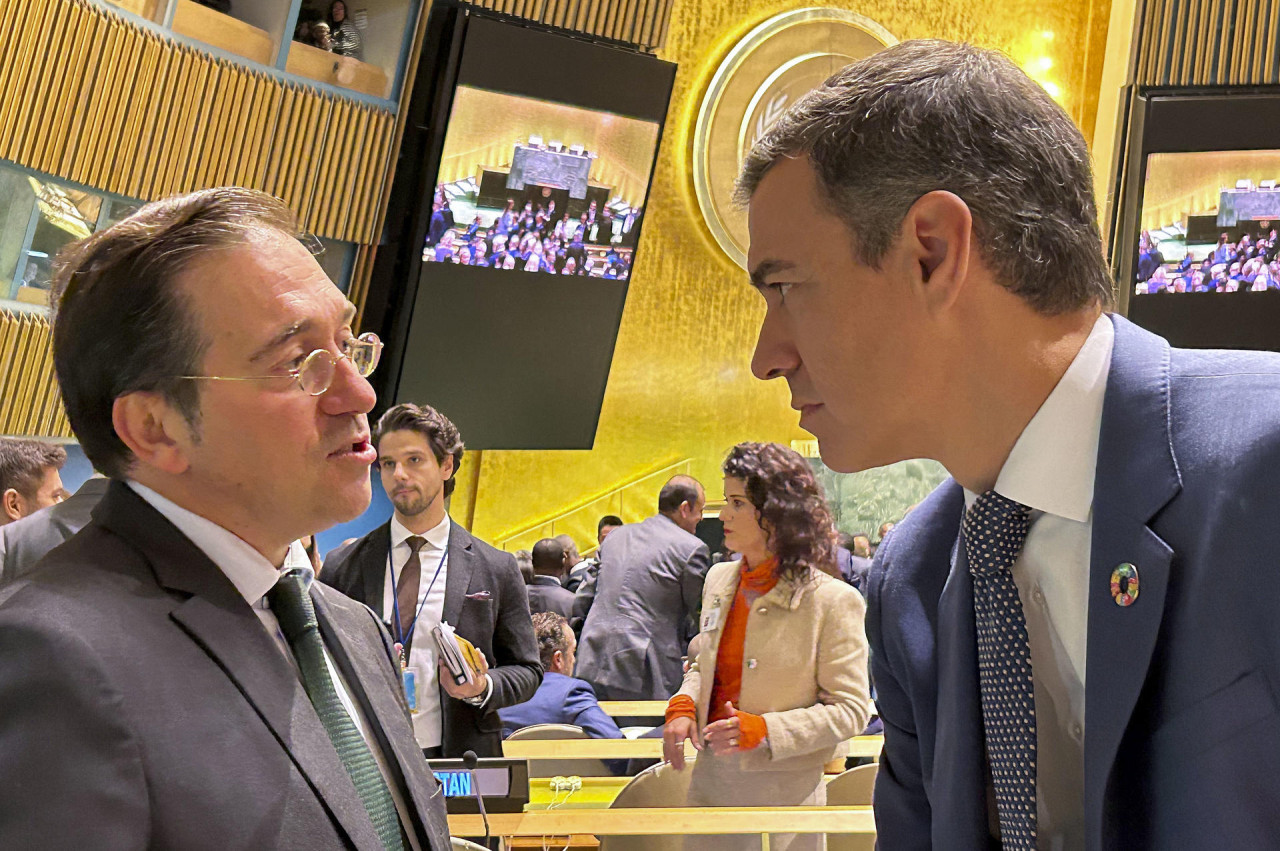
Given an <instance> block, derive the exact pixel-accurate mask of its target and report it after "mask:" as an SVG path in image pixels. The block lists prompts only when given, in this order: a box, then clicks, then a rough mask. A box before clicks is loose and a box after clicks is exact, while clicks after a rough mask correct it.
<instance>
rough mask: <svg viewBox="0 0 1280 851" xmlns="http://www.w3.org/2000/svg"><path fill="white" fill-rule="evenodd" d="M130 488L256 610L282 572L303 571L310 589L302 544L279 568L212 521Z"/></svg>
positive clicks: (141, 489) (292, 549)
mask: <svg viewBox="0 0 1280 851" xmlns="http://www.w3.org/2000/svg"><path fill="white" fill-rule="evenodd" d="M128 484H129V487H131V488H133V492H134V493H136V494H137V495H138V496H140V497H142V498H143V499H145V500H146V501H147V503H148V504H149V505H150V506H151V507H152V508H154V509H155V510H156V511H159V512H160V513H161V514H162V515H164V517H165V519H167V520H168V521H169V522H170V523H172V524H173V525H174V526H176V527H178V531H179V532H181V533H182V534H184V535H186V536H187V538H188V539H189V540H190V541H191V543H193V544H195V545H196V546H197V547H198V548H199V549H200V551H201V552H203V553H204V554H205V555H206V556H208V557H209V560H210V561H212V562H213V563H214V564H216V565H217V566H218V569H219V570H221V571H222V572H223V573H224V574H226V577H227V579H230V580H231V584H232V585H234V586H235V588H236V590H237V591H239V592H240V596H242V597H244V599H245V602H246V603H248V604H249V605H250V606H256V605H257V604H258V602H259V601H260V600H262V598H263V597H264V596H266V593H267V592H268V591H270V590H271V588H272V586H274V585H275V584H276V580H278V579H279V578H280V573H281V571H284V570H294V569H297V570H302V571H303V572H304V574H305V582H306V585H307V586H308V587H310V585H311V581H312V579H314V578H315V571H314V569H313V568H312V567H311V559H310V558H308V557H307V551H306V550H305V549H303V547H302V544H301V542H299V541H294V542H293V543H292V544H290V545H289V551H288V552H287V553H286V554H285V557H284V565H283V566H282V567H280V568H277V567H275V565H273V564H272V563H271V562H269V561H268V560H267V558H266V556H264V555H262V553H260V552H258V551H257V550H255V549H254V548H253V547H251V546H250V545H249V544H248V543H246V542H245V541H244V539H242V538H240V537H238V536H236V535H235V534H234V533H233V532H229V531H227V530H226V529H224V528H222V527H221V526H219V525H218V524H217V523H214V522H213V521H212V520H209V519H207V518H204V517H201V516H200V515H199V514H196V513H195V512H193V511H190V510H188V509H186V508H183V507H182V506H181V505H178V504H177V503H176V502H174V501H173V500H171V499H168V498H167V497H163V496H161V495H160V494H158V493H156V492H155V491H154V490H152V489H151V488H149V487H147V486H146V485H143V484H139V483H138V482H135V481H132V480H131V481H129V483H128Z"/></svg>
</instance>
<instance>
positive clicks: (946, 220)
mask: <svg viewBox="0 0 1280 851" xmlns="http://www.w3.org/2000/svg"><path fill="white" fill-rule="evenodd" d="M902 228H903V231H902V232H903V237H904V244H905V246H906V248H907V252H908V259H909V261H910V262H911V264H912V266H913V267H914V270H915V274H914V275H913V280H914V282H915V283H916V285H917V286H918V287H919V288H920V289H921V291H922V293H923V295H924V298H925V305H926V307H927V308H928V310H929V311H930V312H931V313H936V312H939V311H942V310H945V309H947V308H949V307H950V306H951V305H952V303H954V301H955V299H956V297H957V296H958V295H959V294H960V290H961V289H962V288H963V286H964V284H965V282H966V279H967V277H968V274H969V250H970V243H971V240H972V236H973V214H972V212H970V210H969V205H968V204H966V203H965V202H964V201H963V200H961V199H960V197H959V196H958V195H955V194H953V193H951V192H944V191H941V190H939V191H935V192H928V193H925V194H924V195H922V196H920V198H918V199H917V200H916V202H915V203H914V204H912V205H911V209H909V210H908V211H907V215H906V217H905V218H904V219H903V222H902Z"/></svg>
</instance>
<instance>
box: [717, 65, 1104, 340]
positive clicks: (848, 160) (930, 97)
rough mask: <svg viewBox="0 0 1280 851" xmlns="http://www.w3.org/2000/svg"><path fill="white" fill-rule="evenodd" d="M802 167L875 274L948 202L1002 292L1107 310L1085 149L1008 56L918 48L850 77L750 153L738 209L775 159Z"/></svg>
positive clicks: (849, 71)
mask: <svg viewBox="0 0 1280 851" xmlns="http://www.w3.org/2000/svg"><path fill="white" fill-rule="evenodd" d="M800 156H805V157H807V158H808V161H809V163H810V164H811V165H812V166H813V169H814V171H815V173H816V177H817V182H818V186H819V191H820V193H821V194H822V196H823V198H822V200H823V201H824V202H825V203H826V205H827V207H828V208H829V209H830V211H831V212H832V213H833V214H834V215H836V216H837V217H839V218H840V219H841V220H842V221H844V223H845V224H846V225H847V226H848V228H849V229H850V231H851V232H852V237H853V247H854V251H855V253H856V255H857V257H858V259H859V260H860V261H861V262H863V263H866V264H867V265H870V266H872V267H878V265H879V263H880V261H881V260H882V259H883V258H884V255H885V252H886V251H888V249H889V247H890V245H891V244H892V243H893V241H894V239H895V238H896V236H897V233H898V229H899V228H900V227H901V224H902V221H903V219H904V218H905V217H906V214H907V211H908V210H909V209H910V208H911V205H912V204H914V203H915V202H916V201H917V200H918V199H919V198H920V197H921V196H923V195H925V194H926V193H928V192H932V191H935V190H945V191H949V192H952V193H954V194H955V195H957V196H959V197H960V198H961V199H962V200H963V201H964V202H965V203H966V204H967V205H968V206H969V209H970V210H971V211H972V213H973V228H974V235H975V247H976V249H977V251H978V253H979V254H980V256H981V257H982V258H983V260H984V261H985V262H986V264H987V265H988V266H989V267H990V268H991V270H992V272H993V273H994V274H995V276H996V279H997V280H998V281H999V282H1000V283H1001V284H1002V285H1003V286H1004V287H1006V288H1007V289H1008V290H1010V291H1011V292H1013V293H1014V294H1016V295H1018V296H1019V297H1021V298H1022V299H1024V300H1025V301H1026V302H1027V303H1029V304H1030V305H1031V306H1032V307H1033V308H1035V309H1036V310H1037V311H1039V312H1040V313H1042V314H1046V315H1058V314H1062V313H1066V312H1069V311H1072V310H1077V309H1080V308H1083V307H1086V306H1088V305H1091V304H1101V305H1103V306H1110V305H1111V304H1112V289H1113V285H1112V281H1111V275H1110V272H1109V270H1108V268H1107V263H1106V258H1105V257H1104V256H1103V253H1102V239H1101V235H1100V233H1099V230H1098V217H1097V209H1096V206H1095V203H1094V198H1093V177H1092V170H1091V167H1090V161H1089V150H1088V147H1087V146H1086V144H1085V141H1084V137H1083V136H1082V135H1081V133H1080V131H1079V129H1078V128H1077V127H1076V126H1075V124H1074V123H1072V121H1071V118H1070V117H1069V116H1068V115H1067V113H1066V112H1065V111H1064V110H1063V109H1062V107H1060V106H1058V104H1056V103H1054V101H1053V99H1052V98H1051V97H1049V95H1048V93H1047V92H1045V90H1044V89H1043V88H1041V87H1040V86H1039V85H1038V84H1037V83H1035V82H1034V81H1033V80H1031V78H1029V77H1028V76H1027V75H1026V74H1025V73H1023V72H1022V71H1021V70H1020V69H1019V68H1018V67H1017V66H1016V65H1014V63H1013V62H1012V61H1011V60H1010V59H1009V58H1008V57H1006V56H1004V55H1003V54H1000V53H997V52H995V51H990V50H983V49H980V48H977V47H973V46H970V45H965V44H954V43H951V42H946V41H936V40H918V41H907V42H903V43H901V44H899V45H896V46H895V47H891V48H889V49H887V50H884V51H881V52H879V53H876V54H874V55H872V56H870V57H868V58H866V59H863V60H861V61H860V62H855V63H853V64H852V65H849V66H847V67H845V68H844V69H842V70H840V71H839V72H837V73H836V74H834V75H833V76H832V77H831V78H830V79H828V80H827V81H826V82H825V83H823V84H822V85H821V86H819V87H818V88H817V89H814V90H813V91H812V92H810V93H809V94H807V95H805V96H804V97H803V98H801V99H800V100H799V101H797V102H796V103H795V104H794V105H793V106H792V107H791V108H790V109H789V110H787V112H786V113H784V114H783V115H782V116H781V117H780V118H779V119H778V120H777V122H776V123H775V124H774V125H773V126H772V127H771V128H770V129H769V131H768V132H767V133H766V134H765V135H764V137H763V138H761V139H760V140H759V141H758V142H756V144H755V145H754V146H753V147H752V149H751V151H750V152H749V153H748V154H747V157H746V159H745V160H744V162H743V165H742V170H741V173H740V174H739V176H738V181H737V186H736V198H737V200H738V201H739V203H742V204H746V203H749V202H750V199H751V196H752V195H753V194H754V193H755V191H756V189H757V188H758V187H759V185H760V181H761V180H762V179H763V178H764V176H765V175H766V174H767V173H768V172H769V170H770V169H771V168H772V167H773V166H774V165H775V164H776V163H777V162H778V161H779V160H780V159H781V158H783V157H788V158H795V157H800Z"/></svg>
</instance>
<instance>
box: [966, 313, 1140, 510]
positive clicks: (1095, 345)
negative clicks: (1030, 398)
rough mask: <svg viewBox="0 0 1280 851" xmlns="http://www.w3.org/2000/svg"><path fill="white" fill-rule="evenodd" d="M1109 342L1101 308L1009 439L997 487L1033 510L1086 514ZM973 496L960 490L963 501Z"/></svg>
mask: <svg viewBox="0 0 1280 851" xmlns="http://www.w3.org/2000/svg"><path fill="white" fill-rule="evenodd" d="M1114 344H1115V328H1114V326H1113V325H1112V324H1111V319H1110V317H1108V316H1107V314H1105V313H1104V314H1102V315H1101V316H1099V317H1098V320H1097V321H1096V322H1095V323H1094V325H1093V330H1092V331H1090V332H1089V336H1088V338H1086V339H1085V341H1084V345H1083V346H1081V347H1080V351H1079V352H1077V353H1076V356H1075V359H1074V360H1072V361H1071V366H1069V367H1067V371H1066V372H1065V373H1064V374H1063V376H1062V378H1061V379H1060V380H1059V381H1058V385H1057V386H1056V387H1054V388H1053V392H1052V393H1050V394H1049V398H1047V399H1045V400H1044V404H1043V405H1041V406H1040V410H1038V411H1036V415H1035V416H1034V417H1032V418H1031V422H1029V423H1027V427H1026V428H1025V429H1023V431H1022V434H1021V435H1020V436H1019V437H1018V441H1017V443H1015V444H1014V445H1013V450H1012V451H1011V452H1010V453H1009V457H1008V458H1007V459H1006V460H1005V462H1004V466H1003V467H1001V468H1000V475H999V476H998V477H997V478H996V486H995V490H996V492H997V493H999V494H1000V495H1001V496H1005V497H1008V498H1009V499H1012V500H1014V501H1016V502H1020V503H1022V504H1023V505H1026V506H1028V507H1030V508H1031V509H1033V510H1035V511H1043V512H1044V513H1046V514H1053V515H1056V516H1058V517H1065V518H1067V519H1069V520H1075V521H1077V522H1079V523H1084V522H1087V521H1088V520H1089V518H1090V515H1091V512H1092V510H1093V480H1094V476H1095V474H1096V472H1097V463H1098V434H1099V432H1100V430H1101V427H1102V403H1103V401H1104V400H1105V398H1106V393H1107V375H1108V374H1109V372H1110V370H1111V350H1112V348H1113V346H1114ZM976 498H977V495H976V494H974V493H971V492H970V491H968V490H966V491H965V502H966V504H967V505H972V504H973V501H974V499H976Z"/></svg>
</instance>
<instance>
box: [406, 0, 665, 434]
mask: <svg viewBox="0 0 1280 851" xmlns="http://www.w3.org/2000/svg"><path fill="white" fill-rule="evenodd" d="M453 39H454V41H455V43H459V44H460V48H459V49H458V54H459V55H458V60H457V63H456V66H455V67H454V68H453V69H452V70H451V71H450V73H451V74H452V75H453V80H452V84H451V86H450V88H449V90H448V91H447V92H443V93H440V94H438V95H436V98H435V101H436V102H435V103H434V105H433V107H432V109H431V111H430V117H429V119H428V120H429V121H430V126H431V131H430V135H431V140H430V144H427V145H425V146H423V148H422V153H421V158H422V161H421V162H420V163H419V164H418V165H419V166H420V172H421V179H420V180H419V182H418V183H417V187H416V190H415V191H416V192H417V198H416V203H417V211H416V214H415V221H416V222H417V224H416V226H415V228H414V231H415V232H414V235H413V241H411V242H408V244H407V245H406V246H405V248H404V249H402V250H405V251H408V250H411V251H413V252H414V253H415V256H414V257H413V258H412V259H413V260H414V261H416V268H415V267H412V266H409V265H406V266H404V269H405V270H406V274H407V276H410V277H411V278H412V284H413V286H411V287H407V288H406V292H405V295H404V298H403V305H402V308H401V310H403V311H404V312H405V313H407V314H408V317H407V322H405V323H404V324H405V326H406V327H403V329H402V330H401V331H400V332H399V333H398V334H397V335H396V336H397V337H398V338H399V339H398V340H397V342H398V344H399V345H398V347H395V348H396V350H395V351H394V352H393V357H392V361H393V363H392V367H391V368H392V369H394V370H396V375H395V381H394V389H393V391H392V393H393V395H394V398H395V400H396V401H414V402H419V403H428V404H431V405H433V406H435V407H436V408H438V409H439V410H441V411H442V412H444V413H445V414H446V415H447V416H449V417H450V418H451V419H453V421H454V422H455V423H456V424H457V425H458V427H459V429H460V431H461V432H462V435H463V438H464V439H465V440H466V442H467V445H468V446H471V447H473V448H478V449H586V448H590V447H591V445H592V443H593V441H594V437H595V431H596V425H597V422H598V420H599V415H600V407H601V404H602V401H603V398H604V391H605V385H606V382H607V380H608V375H609V366H610V362H611V360H612V357H613V350H614V344H615V342H616V340H617V334H618V326H619V323H620V321H621V317H622V310H623V306H624V304H625V301H626V295H627V288H628V283H629V281H630V280H631V276H632V272H633V269H634V268H635V263H636V259H637V257H638V256H640V255H641V254H642V253H643V244H642V243H641V239H640V238H641V231H642V226H643V224H644V220H645V208H646V206H647V204H648V202H649V190H650V182H651V179H652V175H653V170H654V163H655V160H656V157H657V155H658V149H659V145H660V142H661V136H662V127H663V122H664V120H665V117H666V111H667V106H668V102H669V100H670V96H671V87H672V84H673V82H674V74H675V66H674V65H672V64H670V63H667V62H662V61H660V60H658V59H656V58H654V57H652V56H647V55H644V54H641V53H637V52H635V51H631V50H627V49H624V48H622V47H619V46H611V45H604V44H598V43H592V42H589V41H585V40H582V39H579V38H573V37H570V36H568V35H565V34H561V33H557V32H550V31H545V30H540V29H537V28H533V27H529V26H524V25H519V24H516V23H513V22H510V21H507V20H497V19H493V18H489V17H484V16H481V15H479V14H477V13H474V12H468V13H465V14H460V15H459V17H458V25H457V28H456V30H455V34H454V35H453ZM402 167H403V164H402ZM401 318H402V319H403V318H404V317H403V316H402V317H401ZM397 359H398V361H399V362H398V363H396V360H397ZM385 395H386V391H385V390H384V396H385Z"/></svg>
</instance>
